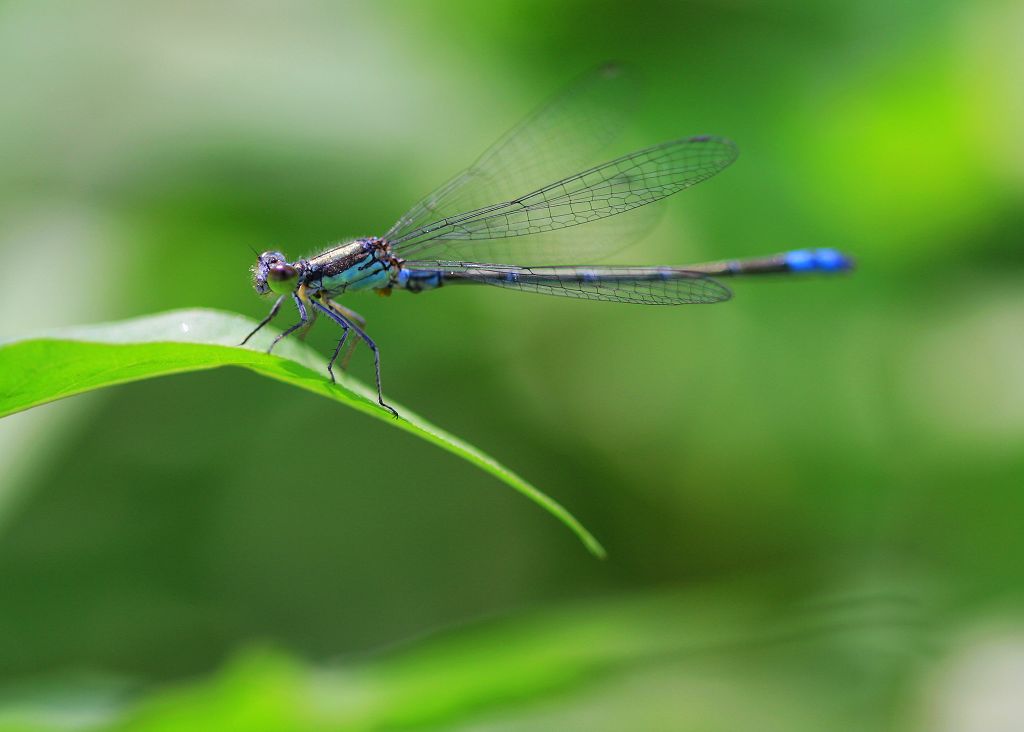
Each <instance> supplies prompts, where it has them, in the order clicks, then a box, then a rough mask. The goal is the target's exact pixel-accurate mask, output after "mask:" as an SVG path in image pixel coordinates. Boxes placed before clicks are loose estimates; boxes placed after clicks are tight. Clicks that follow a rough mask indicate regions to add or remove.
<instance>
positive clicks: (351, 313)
mask: <svg viewBox="0 0 1024 732" xmlns="http://www.w3.org/2000/svg"><path fill="white" fill-rule="evenodd" d="M321 299H322V300H323V301H324V303H325V304H326V305H327V307H329V308H331V309H332V310H334V311H335V312H336V313H338V314H339V315H340V316H341V317H343V318H344V319H345V320H347V321H348V322H350V323H355V324H356V325H358V326H359V327H360V328H362V329H363V330H366V318H364V317H363V316H362V315H360V314H359V313H357V312H356V311H355V310H352V309H351V308H347V307H345V306H344V305H342V304H341V303H338V302H335V301H334V300H331V299H330V298H326V297H325V298H321ZM342 342H344V339H343V341H342ZM358 345H359V341H352V344H351V345H350V346H349V348H348V350H347V351H345V355H344V356H342V358H341V370H342V371H347V370H348V363H349V361H351V360H352V354H353V353H355V352H356V346H358ZM339 347H340V344H339ZM335 358H337V353H335ZM328 371H330V369H328ZM331 376H332V378H333V376H334V374H333V372H332V374H331Z"/></svg>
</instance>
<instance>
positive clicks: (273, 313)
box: [238, 295, 285, 346]
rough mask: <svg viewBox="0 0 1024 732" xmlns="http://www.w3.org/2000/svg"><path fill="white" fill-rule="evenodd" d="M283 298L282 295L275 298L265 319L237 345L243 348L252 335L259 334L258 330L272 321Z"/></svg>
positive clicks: (279, 308)
mask: <svg viewBox="0 0 1024 732" xmlns="http://www.w3.org/2000/svg"><path fill="white" fill-rule="evenodd" d="M284 297H285V296H284V295H281V297H279V298H277V301H276V302H275V303H274V307H272V308H270V312H269V313H268V314H267V317H265V318H264V319H263V320H261V321H260V322H259V324H258V325H257V326H256V327H255V328H253V329H252V332H251V333H249V335H247V336H246V337H245V338H244V339H243V340H242V342H241V343H239V344H238V345H240V346H244V345H245V344H246V343H248V342H249V339H250V338H252V337H253V336H254V335H256V334H257V333H259V332H260V330H262V329H263V326H264V325H266V324H267V323H269V322H270V321H271V320H273V319H274V316H275V315H277V313H278V311H280V310H281V303H282V302H284Z"/></svg>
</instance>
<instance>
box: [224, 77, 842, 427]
mask: <svg viewBox="0 0 1024 732" xmlns="http://www.w3.org/2000/svg"><path fill="white" fill-rule="evenodd" d="M630 92H631V85H630V84H629V83H628V78H627V76H626V75H624V74H623V73H622V71H621V69H620V68H619V67H617V66H612V65H607V66H603V67H601V68H599V69H597V70H595V71H593V72H591V73H588V74H586V75H584V76H583V77H581V78H580V79H578V80H577V81H576V82H575V83H574V84H572V85H571V86H570V87H569V88H568V89H566V90H565V91H564V92H562V93H561V94H559V95H558V96H556V97H554V98H553V99H552V100H551V101H549V102H548V103H547V104H545V105H544V106H542V107H541V108H540V109H538V110H537V111H536V112H534V113H533V114H532V115H530V116H529V117H527V118H526V119H525V120H524V121H523V122H521V123H520V124H519V125H518V126H516V127H514V128H513V129H512V130H511V131H509V132H508V133H507V134H506V135H505V136H504V137H502V138H501V139H500V140H499V141H498V142H497V143H495V145H494V146H492V147H491V148H490V149H489V150H488V151H487V152H485V153H484V154H483V155H482V156H481V157H480V158H479V159H478V160H477V162H476V163H474V164H473V165H472V166H471V167H469V168H468V169H466V170H465V171H463V172H462V173H460V174H459V175H457V176H455V177H454V178H452V179H451V180H450V181H448V182H447V183H445V184H444V185H442V186H441V187H440V188H438V189H437V190H435V191H434V192H433V193H431V194H430V195H429V196H427V197H426V198H424V199H423V200H422V201H420V202H419V203H418V204H416V205H415V206H414V207H413V208H412V209H411V210H410V211H409V212H408V213H406V214H405V215H404V216H403V217H402V218H401V219H399V220H398V222H396V223H395V225H394V226H392V227H391V228H390V229H389V230H388V231H387V233H386V234H384V235H383V236H380V237H367V238H364V239H356V240H355V241H351V242H346V243H343V244H339V245H337V246H335V247H332V248H330V249H328V250H327V251H324V252H322V253H320V254H317V255H316V256H313V257H309V258H306V259H299V260H297V261H292V262H290V261H288V259H287V257H285V256H284V254H282V253H281V252H274V251H268V252H264V253H263V254H261V255H260V256H259V260H258V261H257V263H256V265H255V266H254V267H253V284H254V286H255V288H256V291H257V292H258V293H260V294H261V295H263V294H268V293H273V294H275V295H277V300H276V301H275V302H274V305H273V307H272V308H271V310H270V313H269V314H268V315H267V317H265V318H264V319H263V320H262V321H261V322H260V323H259V325H257V326H256V328H255V329H254V330H253V331H252V333H250V334H249V335H248V336H246V339H245V341H243V342H242V343H243V344H244V343H245V342H246V341H248V340H249V338H251V337H252V336H253V335H254V334H255V333H256V332H257V331H258V330H259V329H260V328H262V327H263V326H264V325H266V324H267V323H269V322H270V320H271V319H272V318H273V317H274V316H275V315H277V313H278V311H279V310H280V308H281V305H282V303H283V302H284V301H285V299H286V298H290V299H291V300H292V301H293V302H294V303H295V307H296V308H297V310H298V312H299V322H298V323H295V324H294V325H292V326H291V327H289V328H287V329H286V330H285V331H283V332H282V333H281V334H280V335H278V336H277V337H276V338H275V339H274V341H273V343H271V345H270V348H269V349H268V352H269V351H270V350H272V349H273V348H274V346H275V345H276V344H277V343H278V342H279V341H280V340H281V339H282V338H284V337H286V336H288V335H289V334H291V333H294V332H295V331H296V330H299V329H300V328H306V327H309V326H310V325H312V323H313V321H314V320H315V318H316V317H317V315H323V316H325V317H327V318H329V319H330V320H332V321H334V322H335V323H337V324H338V325H339V326H340V327H341V330H342V334H341V338H340V339H339V341H338V345H337V347H336V348H335V349H334V353H333V354H332V356H331V358H330V360H329V361H328V364H327V372H328V374H329V375H330V377H331V380H332V381H333V380H334V364H335V362H336V361H337V359H338V356H339V354H341V353H342V350H343V349H344V347H345V343H346V342H347V340H348V337H349V334H350V333H354V334H355V336H356V337H358V338H359V339H360V340H362V341H363V342H365V343H366V345H367V346H369V348H370V350H371V351H372V352H373V355H374V365H375V368H376V378H377V400H378V402H379V403H380V405H381V406H382V407H384V408H385V409H388V410H390V411H391V413H392V414H394V415H395V416H398V413H397V412H395V410H394V409H393V408H392V407H390V406H388V404H387V403H386V402H385V401H384V395H383V392H382V390H381V382H380V351H379V350H378V348H377V344H376V343H374V342H373V340H372V339H371V338H370V337H369V336H368V335H367V334H366V331H365V330H364V326H365V322H364V320H363V319H362V318H361V317H360V316H359V315H357V314H356V313H355V312H353V311H351V310H349V309H348V308H345V307H344V306H342V305H340V304H339V303H338V302H336V300H335V299H336V298H337V297H339V296H341V295H344V294H346V293H349V292H358V291H361V290H376V291H377V292H378V293H379V294H382V295H387V294H390V293H391V291H392V290H395V289H399V290H408V291H409V292H423V291H425V290H433V289H437V288H439V287H442V286H447V285H453V284H486V285H494V286H497V287H506V288H511V289H516V290H523V291H526V292H537V293H541V294H545V295H561V296H563V297H574V298H579V299H585V300H606V301H612V302H631V303H643V304H648V305H683V304H691V303H712V302H721V301H723V300H728V299H729V298H730V297H732V293H731V292H730V291H729V289H728V288H727V287H726V286H725V285H723V284H722V283H720V282H719V281H718V279H717V278H722V277H733V276H740V275H761V274H772V273H802V272H841V271H847V270H849V269H851V268H852V266H853V263H852V261H851V260H850V259H849V258H848V257H847V256H845V255H843V254H841V253H840V252H838V251H836V250H834V249H802V250H797V251H791V252H786V253H783V254H777V255H773V256H769V257H762V258H755V259H739V260H727V261H721V262H712V263H707V264H697V265H688V266H683V267H667V266H666V267H617V266H582V265H578V264H570V263H571V262H576V261H579V260H581V259H585V258H587V257H598V256H600V255H602V254H607V253H608V252H609V251H611V250H615V249H618V248H621V247H622V246H623V244H624V243H627V242H628V240H629V239H631V238H632V237H633V236H635V234H636V233H637V231H638V230H639V229H641V228H643V226H644V222H643V221H641V220H639V219H638V218H637V217H636V214H631V215H630V216H626V217H622V218H620V219H616V221H620V222H624V225H623V226H619V227H618V228H616V229H615V230H614V231H613V230H611V229H610V228H609V227H608V226H607V225H605V226H603V227H601V226H599V227H597V228H598V229H601V230H598V231H594V233H593V234H592V235H590V236H588V237H587V238H586V239H576V240H572V239H571V238H570V237H567V236H566V234H567V233H568V234H571V233H572V232H566V231H565V230H567V229H570V228H571V227H575V226H578V225H580V224H586V223H590V222H596V221H602V220H604V219H608V218H609V217H612V216H616V215H617V214H622V213H625V212H627V211H632V210H634V209H638V208H640V207H642V206H645V205H646V204H648V203H653V202H654V201H657V200H660V199H662V198H665V197H666V196H670V195H672V194H673V193H676V192H678V191H681V190H683V189H684V188H689V187H690V186H692V185H695V184H697V183H700V182H701V181H703V180H706V179H707V178H710V177H711V176H713V175H715V174H716V173H718V172H719V171H721V170H722V169H724V168H725V167H726V166H728V165H729V164H730V163H732V161H733V160H735V159H736V148H735V146H734V145H733V144H732V142H730V141H729V140H726V139H725V138H721V137H715V136H711V135H699V136H693V137H686V138H682V139H679V140H674V141H671V142H666V143H663V144H661V145H655V146H653V147H649V148H646V149H644V150H640V151H638V152H634V153H630V154H628V155H624V156H622V157H619V158H616V159H614V160H612V161H610V162H606V163H603V164H600V165H596V166H594V167H591V168H587V169H585V170H583V172H579V173H573V171H575V170H579V169H580V167H582V166H583V165H585V164H587V163H588V162H590V161H592V159H593V157H592V155H593V154H594V153H595V152H596V151H597V150H598V149H599V148H600V147H602V146H603V145H605V144H607V143H608V142H609V141H610V139H611V138H612V137H613V136H614V134H615V133H616V132H617V130H618V128H619V127H620V126H621V123H622V122H623V121H624V119H625V116H626V113H627V111H628V110H629V109H630V107H631V106H632V105H631V93H630ZM551 180H554V181H556V182H554V183H550V182H549V181H551ZM592 228H593V227H590V228H588V231H590V230H591V229H592ZM528 235H536V236H534V237H529V236H528ZM524 237H528V238H525V239H524ZM531 243H534V244H533V245H532V246H531V245H530V244H531ZM516 263H521V264H516ZM521 265H528V266H521Z"/></svg>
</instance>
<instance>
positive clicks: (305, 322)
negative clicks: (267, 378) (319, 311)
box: [267, 292, 310, 353]
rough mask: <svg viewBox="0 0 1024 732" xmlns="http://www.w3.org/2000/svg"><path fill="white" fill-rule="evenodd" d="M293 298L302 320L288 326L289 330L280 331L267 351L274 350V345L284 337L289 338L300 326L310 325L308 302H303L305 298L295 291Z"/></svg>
mask: <svg viewBox="0 0 1024 732" xmlns="http://www.w3.org/2000/svg"><path fill="white" fill-rule="evenodd" d="M292 300H294V301H295V307H296V308H298V310H299V318H300V320H299V322H298V323H296V324H295V325H292V326H289V327H288V328H287V330H284V331H282V332H281V333H279V334H278V336H277V338H275V339H274V342H273V343H271V344H270V348H268V349H267V353H270V352H271V351H273V350H274V346H276V345H277V344H278V343H280V342H281V339H282V338H287V337H288V336H290V335H291V334H292V333H294V332H295V331H297V330H298V329H299V328H301V327H303V326H308V325H309V322H310V318H309V313H308V312H306V304H305V303H304V302H303V299H302V298H301V297H299V295H298V293H295V292H293V293H292Z"/></svg>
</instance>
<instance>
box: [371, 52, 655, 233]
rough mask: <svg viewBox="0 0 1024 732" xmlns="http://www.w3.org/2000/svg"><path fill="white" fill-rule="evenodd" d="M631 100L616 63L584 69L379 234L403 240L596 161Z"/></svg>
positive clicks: (629, 82) (630, 82)
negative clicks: (432, 224) (435, 223)
mask: <svg viewBox="0 0 1024 732" xmlns="http://www.w3.org/2000/svg"><path fill="white" fill-rule="evenodd" d="M635 101H636V83H635V79H634V78H633V77H632V76H631V75H630V74H629V73H628V72H627V71H626V69H624V68H623V67H622V66H621V65H619V64H604V65H602V66H600V67H598V68H596V69H593V70H591V71H589V72H587V73H585V74H583V75H582V76H580V77H579V78H577V79H576V80H575V81H574V82H573V83H571V84H570V85H569V86H568V87H567V88H565V89H564V90H563V91H561V92H560V93H558V94H556V95H555V96H554V97H552V98H551V99H549V100H548V101H547V102H546V103H545V104H543V105H542V106H541V107H539V108H538V109H537V110H536V111H534V112H533V113H532V114H531V115H529V116H528V117H527V118H526V119H524V120H523V121H522V122H520V123H519V124H518V125H516V126H515V127H514V128H512V129H511V130H509V131H508V132H507V133H506V134H505V135H504V136H503V137H502V138H501V139H499V140H498V141H497V142H496V143H495V144H494V145H492V146H491V147H490V148H489V149H488V150H487V151H486V152H485V153H484V154H483V155H481V156H480V158H479V159H478V160H477V161H476V162H475V163H473V165H472V166H470V167H469V168H468V169H466V170H464V171H463V172H461V173H459V174H458V175H456V176H455V177H454V178H452V179H451V180H449V181H448V182H447V183H445V184H444V185H442V186H441V187H440V188H438V189H437V190H435V191H433V192H432V193H430V195H428V196H427V197H426V198H424V199H423V200H422V201H420V202H419V203H417V204H416V205H415V206H413V208H412V209H410V210H409V211H408V212H407V213H406V214H405V215H404V216H402V218H400V219H399V220H398V221H397V222H396V223H395V225H394V226H392V227H391V229H390V230H389V231H388V233H387V234H385V236H384V238H385V239H388V240H389V241H394V240H396V239H401V238H403V237H404V236H405V235H406V234H408V233H409V232H411V231H413V230H415V229H418V228H420V227H421V226H423V225H424V224H426V223H428V222H430V221H435V220H437V219H442V218H446V217H448V216H452V215H455V214H458V213H461V212H463V211H471V210H474V209H477V208H481V207H483V206H487V205H489V204H492V203H494V202H495V201H506V200H508V199H510V198H513V197H515V196H518V195H522V193H523V192H524V191H531V190H535V189H537V188H539V187H540V186H543V185H544V184H546V183H548V182H550V181H552V180H558V179H560V178H564V177H566V176H568V175H571V174H572V173H574V172H575V171H577V170H580V169H581V168H584V167H586V166H588V165H592V164H594V163H595V162H597V160H598V159H599V158H598V155H599V153H600V152H601V150H602V149H603V148H605V147H606V146H607V145H608V144H609V143H610V142H612V140H614V139H615V137H616V136H618V134H619V133H620V132H621V130H622V128H623V126H624V125H625V122H626V119H627V117H628V115H629V113H630V111H631V110H632V109H633V107H634V105H635Z"/></svg>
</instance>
